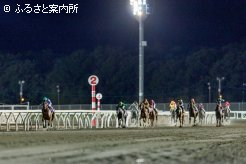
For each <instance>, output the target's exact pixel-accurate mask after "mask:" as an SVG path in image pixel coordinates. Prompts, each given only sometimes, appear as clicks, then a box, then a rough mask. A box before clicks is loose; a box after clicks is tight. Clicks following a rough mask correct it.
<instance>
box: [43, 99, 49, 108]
mask: <svg viewBox="0 0 246 164" xmlns="http://www.w3.org/2000/svg"><path fill="white" fill-rule="evenodd" d="M43 109H44V110H48V109H49V106H48V103H47V102H46V101H44V102H43Z"/></svg>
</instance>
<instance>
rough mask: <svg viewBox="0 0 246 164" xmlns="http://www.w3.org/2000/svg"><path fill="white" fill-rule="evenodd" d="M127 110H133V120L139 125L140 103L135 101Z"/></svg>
mask: <svg viewBox="0 0 246 164" xmlns="http://www.w3.org/2000/svg"><path fill="white" fill-rule="evenodd" d="M127 110H128V111H131V122H132V123H134V124H135V125H138V122H139V117H140V114H139V109H138V103H137V102H134V103H133V104H131V105H130V106H129V108H128V109H127Z"/></svg>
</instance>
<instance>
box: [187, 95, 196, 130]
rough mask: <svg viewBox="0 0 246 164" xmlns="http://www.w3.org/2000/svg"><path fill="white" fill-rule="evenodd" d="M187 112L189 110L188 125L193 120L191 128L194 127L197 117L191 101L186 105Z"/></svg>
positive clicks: (192, 100)
mask: <svg viewBox="0 0 246 164" xmlns="http://www.w3.org/2000/svg"><path fill="white" fill-rule="evenodd" d="M188 110H189V124H191V118H192V117H193V118H194V122H193V126H196V118H197V116H198V109H197V106H196V104H195V100H194V99H191V101H190V103H189V105H188Z"/></svg>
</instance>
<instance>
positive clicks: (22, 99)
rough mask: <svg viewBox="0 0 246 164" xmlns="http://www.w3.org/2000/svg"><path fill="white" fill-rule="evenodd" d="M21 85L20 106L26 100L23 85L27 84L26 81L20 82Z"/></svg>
mask: <svg viewBox="0 0 246 164" xmlns="http://www.w3.org/2000/svg"><path fill="white" fill-rule="evenodd" d="M18 83H19V85H20V104H21V103H22V102H23V101H24V98H23V85H24V83H25V81H24V80H19V82H18Z"/></svg>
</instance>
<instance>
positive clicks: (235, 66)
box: [0, 0, 246, 104]
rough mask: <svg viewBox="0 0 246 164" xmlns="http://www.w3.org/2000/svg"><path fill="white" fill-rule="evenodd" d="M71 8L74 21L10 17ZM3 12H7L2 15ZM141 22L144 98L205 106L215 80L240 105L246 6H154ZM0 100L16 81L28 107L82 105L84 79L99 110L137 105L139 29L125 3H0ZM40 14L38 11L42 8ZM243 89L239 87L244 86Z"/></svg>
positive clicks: (203, 2)
mask: <svg viewBox="0 0 246 164" xmlns="http://www.w3.org/2000/svg"><path fill="white" fill-rule="evenodd" d="M27 3H29V4H30V6H31V7H32V8H33V9H34V6H35V5H37V4H38V5H41V6H42V5H43V4H44V5H45V6H46V7H47V6H49V5H52V4H56V5H59V6H61V5H62V4H64V5H69V4H78V10H77V13H70V14H66V13H65V12H62V13H59V14H52V13H49V14H43V13H39V14H35V13H33V12H32V13H30V14H28V13H26V12H23V13H15V10H16V9H17V4H18V5H20V7H21V8H22V9H25V7H26V5H25V4H27ZM4 5H10V6H11V10H10V12H8V13H6V12H4V9H3V8H4ZM150 6H151V9H152V13H151V15H149V16H148V18H147V19H146V20H145V22H144V25H145V39H146V41H147V42H148V46H147V47H146V48H145V95H146V97H147V98H153V99H155V100H156V101H157V102H167V101H170V100H171V99H177V98H183V99H184V100H188V99H189V98H191V97H195V98H196V99H197V100H198V101H202V102H207V101H208V89H207V87H208V86H207V82H210V83H211V85H212V101H215V100H216V98H217V81H216V77H217V76H219V77H222V76H224V77H225V78H226V79H225V80H224V81H223V82H222V93H223V96H224V98H225V99H227V100H229V101H243V100H244V90H245V89H244V86H243V83H245V82H246V79H245V74H246V73H245V66H244V64H245V61H246V60H245V56H246V54H245V52H246V51H245V41H246V30H245V29H246V23H245V22H246V1H244V0H235V1H231V0H217V1H214V0H199V1H197V0H188V1H184V0H153V1H150ZM0 7H1V8H2V9H1V10H0V17H1V22H0V51H1V54H0V57H1V59H2V60H1V62H0V63H1V65H0V71H1V74H0V89H1V93H0V100H1V101H2V102H4V103H18V101H19V85H18V81H19V80H25V81H26V83H25V84H24V97H25V98H26V100H27V101H30V102H31V103H33V104H37V103H39V101H40V100H41V98H42V97H43V96H48V97H50V98H51V99H52V100H53V102H54V103H57V91H56V85H58V84H59V85H60V87H61V93H60V94H61V103H89V102H90V86H89V84H88V82H87V79H88V77H89V76H90V75H91V74H96V75H98V77H99V80H100V82H99V84H98V88H97V90H98V92H101V93H102V94H103V102H104V103H117V102H118V101H119V100H123V101H127V102H132V101H134V100H137V99H138V97H137V95H138V22H137V20H136V19H135V18H134V16H133V15H132V13H131V9H130V6H129V1H127V0H103V1H100V0H84V1H78V0H77V1H76V0H70V1H69V2H68V1H65V0H64V1H62V0H59V1H58V0H49V1H47V0H43V1H42V0H35V2H34V1H30V0H29V1H28V0H21V1H20V0H18V1H17V0H2V1H1V2H0ZM41 9H42V7H41ZM245 87H246V86H245Z"/></svg>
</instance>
